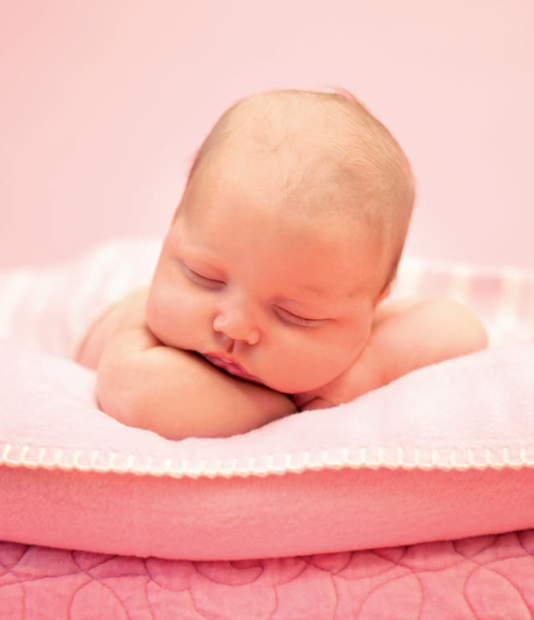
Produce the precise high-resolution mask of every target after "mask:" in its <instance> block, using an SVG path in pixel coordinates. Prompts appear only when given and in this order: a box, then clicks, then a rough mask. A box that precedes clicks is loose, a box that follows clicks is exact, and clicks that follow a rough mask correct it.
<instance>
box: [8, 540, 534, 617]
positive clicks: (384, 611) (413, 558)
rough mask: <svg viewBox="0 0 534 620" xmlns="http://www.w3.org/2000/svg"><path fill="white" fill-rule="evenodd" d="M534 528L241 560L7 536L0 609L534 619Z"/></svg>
mask: <svg viewBox="0 0 534 620" xmlns="http://www.w3.org/2000/svg"><path fill="white" fill-rule="evenodd" d="M533 615H534V531H532V530H529V531H525V532H521V533H518V534H504V535H501V536H483V537H478V538H471V539H464V540H459V541H447V542H435V543H429V544H421V545H414V546H410V547H397V548H390V549H376V550H370V551H356V552H352V553H350V552H349V553H338V554H332V555H314V556H307V557H292V558H285V559H271V560H252V561H240V562H185V561H169V560H160V559H156V558H149V559H145V560H141V559H138V558H132V557H122V556H106V555H97V554H93V553H83V552H78V551H60V550H54V549H49V548H45V547H27V546H24V545H19V544H7V543H4V544H0V620H30V619H31V620H34V619H41V618H42V619H52V618H53V619H54V620H89V619H90V620H93V619H94V618H102V619H106V620H501V619H503V620H504V619H506V620H531V618H532V616H533Z"/></svg>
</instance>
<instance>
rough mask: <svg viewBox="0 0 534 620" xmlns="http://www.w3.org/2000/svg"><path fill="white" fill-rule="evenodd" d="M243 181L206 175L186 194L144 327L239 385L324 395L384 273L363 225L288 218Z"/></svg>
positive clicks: (362, 339)
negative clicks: (322, 391)
mask: <svg viewBox="0 0 534 620" xmlns="http://www.w3.org/2000/svg"><path fill="white" fill-rule="evenodd" d="M242 172H243V171H242V170H241V171H240V170H226V174H220V171H219V173H218V174H217V175H212V177H210V178H206V174H203V175H202V179H201V180H196V181H194V182H193V183H192V185H191V186H190V187H189V188H188V189H187V190H186V193H185V196H184V199H183V201H182V204H181V206H180V209H179V211H178V214H177V216H176V218H175V220H174V222H173V224H172V227H171V229H170V231H169V233H168V235H167V237H166V239H165V242H164V244H163V248H162V252H161V256H160V259H159V262H158V266H157V269H156V272H155V275H154V278H153V281H152V285H151V289H150V294H149V298H148V304H147V322H148V325H149V327H150V329H151V330H152V332H153V333H154V334H155V335H156V336H157V337H158V338H159V339H160V340H161V341H162V342H163V343H164V344H166V345H168V346H172V347H176V348H178V349H183V350H187V351H193V352H195V353H198V354H200V355H202V356H203V357H205V358H206V359H207V360H208V361H210V362H211V363H212V364H214V365H216V366H218V367H220V368H222V369H223V370H225V371H226V372H228V373H230V374H233V375H235V376H237V377H240V378H242V379H246V380H249V381H254V382H258V383H261V384H264V385H266V386H268V387H270V388H272V389H274V390H277V391H279V392H283V393H287V394H296V393H299V392H304V391H309V390H313V389H317V388H319V387H321V386H322V385H325V384H326V383H329V382H330V381H332V380H333V379H334V378H336V377H337V376H339V375H340V374H341V373H342V372H343V371H344V370H346V369H347V368H348V367H349V366H350V365H351V364H352V363H353V362H354V361H355V360H356V359H357V357H358V356H359V355H360V353H361V351H362V349H363V348H364V347H365V345H366V342H367V340H368V338H369V334H370V329H371V323H372V320H373V313H374V308H375V306H376V304H377V302H378V301H379V299H380V296H381V293H382V289H383V285H384V282H385V279H386V278H387V265H386V264H385V260H384V257H382V256H380V253H379V252H378V250H377V249H376V247H374V246H373V244H372V243H371V242H370V241H369V240H368V239H367V236H366V234H365V231H364V230H358V228H357V225H355V224H351V225H347V223H344V222H343V221H341V220H339V219H337V218H335V217H329V218H326V219H325V218H323V219H322V221H318V219H317V218H313V217H310V215H309V214H307V213H305V212H298V213H295V212H294V210H289V209H287V208H286V209H284V206H283V204H281V201H280V200H279V196H277V195H276V193H275V192H274V191H270V190H269V187H268V185H267V184H266V183H263V184H262V183H261V181H260V179H259V178H258V179H254V176H255V175H254V174H253V173H251V174H249V175H243V174H242ZM249 172H250V171H249ZM207 176H208V177H209V176H210V175H209V174H208V175H207ZM257 176H259V175H257ZM241 179H246V180H244V181H243V180H241Z"/></svg>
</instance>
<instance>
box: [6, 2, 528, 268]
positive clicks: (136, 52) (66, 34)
mask: <svg viewBox="0 0 534 620" xmlns="http://www.w3.org/2000/svg"><path fill="white" fill-rule="evenodd" d="M533 31H534V3H533V2H532V0H507V2H501V1H500V0H450V1H449V2H447V3H443V2H441V3H435V2H428V0H402V1H398V0H373V1H372V2H366V3H363V2H361V1H358V0H329V1H328V2H326V1H316V0H315V1H314V0H270V1H269V2H263V3H261V4H260V3H258V2H251V1H250V0H225V1H224V2H218V1H217V0H179V1H177V0H155V1H153V2H146V1H145V0H76V1H75V0H48V1H47V2H40V1H38V0H19V1H17V2H7V1H4V2H1V3H0V267H5V266H10V265H15V264H23V263H25V264H36V263H42V262H44V261H47V262H48V261H52V260H62V259H64V258H65V257H68V256H71V255H73V254H76V253H78V252H79V251H81V250H84V249H86V248H89V247H91V246H92V245H95V244H97V243H99V242H100V241H102V240H105V239H109V238H111V237H115V236H119V235H120V236H131V235H153V236H161V235H162V234H163V232H164V230H165V227H166V224H167V222H168V220H169V218H170V216H171V213H172V211H173V209H174V207H175V205H176V203H177V202H178V200H179V197H180V193H181V190H182V187H183V182H184V177H185V174H186V170H187V167H188V165H189V161H190V158H191V156H192V154H193V152H194V150H195V149H196V148H197V147H198V145H199V143H200V141H201V140H202V138H203V137H204V135H205V133H206V132H207V131H208V129H209V128H210V126H211V125H212V124H213V122H214V121H215V120H216V118H217V117H218V115H219V114H220V113H221V112H222V111H223V109H224V108H225V107H227V106H228V105H229V104H231V103H232V102H234V101H235V100H236V99H237V98H240V97H242V96H245V95H247V94H250V93H253V92H256V91H258V90H265V89H270V88H278V87H303V88H321V87H324V86H328V85H341V86H344V87H346V88H348V89H349V90H352V91H353V92H354V93H355V94H357V95H358V96H359V97H361V98H362V99H363V100H364V102H366V103H367V105H368V106H369V107H370V108H371V110H372V111H374V112H375V113H376V114H377V115H378V116H379V118H380V119H381V120H383V121H384V122H385V123H386V124H387V125H388V126H389V127H390V129H391V130H392V131H393V133H394V134H396V136H397V137H398V138H399V140H400V142H401V143H402V144H403V146H404V148H405V150H406V151H407V153H408V154H409V156H410V158H411V159H412V162H413V165H414V168H415V172H416V175H417V178H418V181H419V199H418V203H417V208H416V212H415V217H414V221H413V227H412V231H411V233H410V237H409V242H408V250H409V252H410V253H412V254H418V255H422V256H428V257H432V258H453V259H456V260H464V261H475V262H478V263H489V264H494V265H498V264H506V265H523V266H527V267H530V268H534V250H533V249H532V241H533V237H534V236H533V230H534V213H533V211H534V210H533V207H534V189H533V188H534V184H533V177H534V149H533V144H534V123H533V114H532V110H533V109H534V85H533V83H534V77H533V74H534V71H533V60H534V37H533V36H532V32H533Z"/></svg>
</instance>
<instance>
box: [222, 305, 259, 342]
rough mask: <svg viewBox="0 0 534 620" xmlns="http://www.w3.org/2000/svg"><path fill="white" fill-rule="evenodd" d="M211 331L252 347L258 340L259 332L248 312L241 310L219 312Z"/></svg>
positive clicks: (233, 309)
mask: <svg viewBox="0 0 534 620" xmlns="http://www.w3.org/2000/svg"><path fill="white" fill-rule="evenodd" d="M213 329H214V330H215V331H216V332H219V333H221V334H224V335H225V336H226V337H227V338H229V339H230V340H239V341H241V342H246V343H247V344H250V345H254V344H257V343H258V342H259V340H260V330H259V328H258V327H257V325H256V324H255V322H254V320H253V317H252V316H251V314H250V313H249V312H246V311H245V310H244V309H242V308H232V309H226V310H221V311H219V312H218V313H217V315H216V316H215V319H214V321H213Z"/></svg>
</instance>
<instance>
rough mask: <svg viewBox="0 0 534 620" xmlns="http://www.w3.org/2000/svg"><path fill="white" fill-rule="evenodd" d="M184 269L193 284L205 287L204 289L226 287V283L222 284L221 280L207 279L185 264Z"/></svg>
mask: <svg viewBox="0 0 534 620" xmlns="http://www.w3.org/2000/svg"><path fill="white" fill-rule="evenodd" d="M183 269H184V272H185V275H186V276H187V277H188V278H189V279H190V280H191V281H192V282H194V283H195V284H198V285H199V286H203V287H204V288H220V287H221V286H224V282H222V281H221V280H215V279H213V278H207V277H206V276H203V275H201V274H200V273H197V272H196V271H193V269H191V267H188V266H187V265H186V264H185V263H184V264H183Z"/></svg>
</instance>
